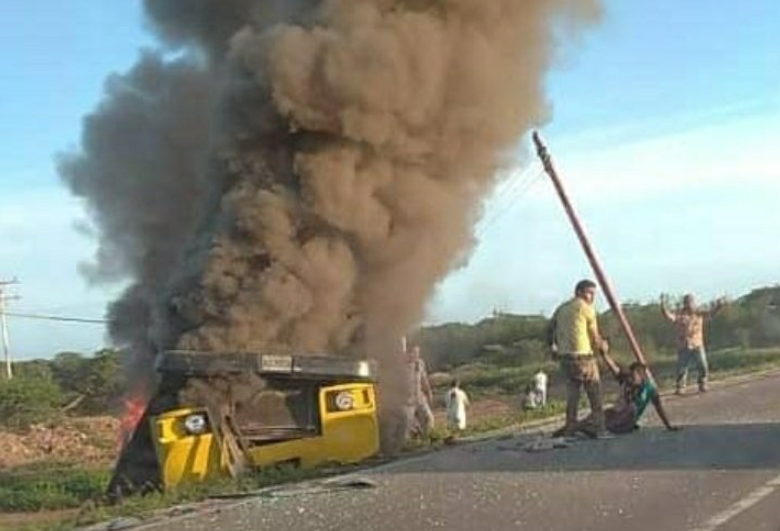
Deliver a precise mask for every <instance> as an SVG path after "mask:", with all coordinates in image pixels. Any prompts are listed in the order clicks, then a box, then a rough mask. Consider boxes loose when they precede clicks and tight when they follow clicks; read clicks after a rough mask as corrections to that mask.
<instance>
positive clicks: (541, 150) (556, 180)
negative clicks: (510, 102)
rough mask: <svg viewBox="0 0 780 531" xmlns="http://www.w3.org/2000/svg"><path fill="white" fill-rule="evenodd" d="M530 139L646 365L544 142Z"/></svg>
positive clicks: (635, 350)
mask: <svg viewBox="0 0 780 531" xmlns="http://www.w3.org/2000/svg"><path fill="white" fill-rule="evenodd" d="M532 138H533V141H534V145H535V146H536V154H537V155H538V156H539V158H540V159H541V161H542V165H543V166H544V171H545V172H546V173H547V175H549V176H550V179H551V180H552V182H553V185H554V186H555V191H556V192H557V193H558V197H559V198H560V200H561V203H563V208H564V210H565V211H566V214H567V215H568V216H569V221H571V224H572V226H573V227H574V232H575V233H576V234H577V238H578V239H579V240H580V244H581V245H582V250H583V251H585V256H587V258H588V262H590V265H591V267H592V268H593V272H594V273H595V275H596V279H597V280H598V281H599V284H600V285H601V289H603V290H604V295H605V296H606V297H607V301H608V302H609V306H610V308H612V311H614V312H615V315H617V318H618V322H619V323H620V327H621V328H622V329H623V333H625V334H626V338H627V339H628V344H629V346H630V347H631V351H632V352H633V353H634V357H635V358H636V360H637V361H638V362H640V363H646V361H645V356H644V354H643V353H642V348H641V347H640V346H639V342H638V341H637V340H636V336H635V335H634V331H633V329H632V328H631V323H629V322H628V318H627V317H626V314H625V312H624V311H623V307H622V306H621V305H620V301H619V300H618V298H617V296H616V295H615V290H614V289H612V284H610V282H609V279H608V278H607V274H606V273H605V272H604V269H603V268H602V267H601V262H599V259H598V257H597V256H596V251H595V250H594V249H593V246H592V245H591V244H590V240H588V236H587V235H586V234H585V228H584V227H583V226H582V223H581V222H580V219H579V217H577V213H576V212H575V211H574V207H573V206H572V204H571V201H570V200H569V196H568V195H567V194H566V190H564V188H563V183H562V182H561V179H560V177H558V172H556V171H555V167H554V166H553V162H552V157H551V156H550V153H549V152H548V151H547V146H545V145H544V142H542V138H541V137H540V136H539V133H538V132H536V131H534V132H533V135H532Z"/></svg>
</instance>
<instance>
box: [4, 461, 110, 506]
mask: <svg viewBox="0 0 780 531" xmlns="http://www.w3.org/2000/svg"><path fill="white" fill-rule="evenodd" d="M108 479H109V472H108V471H107V470H89V469H85V468H79V467H75V466H69V465H64V464H62V463H42V464H36V465H34V466H27V467H22V468H16V469H14V470H12V471H8V472H2V473H0V512H30V511H41V510H52V509H68V508H73V507H79V506H80V505H81V504H82V503H83V502H84V501H86V500H89V499H92V498H95V497H96V496H100V495H101V494H102V493H103V491H104V490H105V487H106V484H107V483H108Z"/></svg>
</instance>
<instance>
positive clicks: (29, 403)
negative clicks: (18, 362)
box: [0, 376, 63, 428]
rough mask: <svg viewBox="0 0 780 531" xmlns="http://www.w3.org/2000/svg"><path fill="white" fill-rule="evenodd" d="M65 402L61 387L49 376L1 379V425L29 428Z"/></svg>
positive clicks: (49, 415)
mask: <svg viewBox="0 0 780 531" xmlns="http://www.w3.org/2000/svg"><path fill="white" fill-rule="evenodd" d="M62 401H63V396H62V392H61V391H60V388H59V387H58V386H57V385H56V384H55V383H54V382H53V381H51V380H50V379H48V378H36V377H28V376H22V377H16V378H13V379H11V380H3V381H0V425H3V426H7V427H10V428H26V427H29V426H30V424H34V423H36V422H45V421H48V420H50V419H51V418H52V416H53V415H54V414H55V412H56V410H57V408H58V407H59V406H61V405H62Z"/></svg>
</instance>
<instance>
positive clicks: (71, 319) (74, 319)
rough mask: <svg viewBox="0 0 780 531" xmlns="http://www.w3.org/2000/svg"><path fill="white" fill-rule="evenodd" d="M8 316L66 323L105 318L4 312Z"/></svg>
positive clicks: (91, 322) (89, 322)
mask: <svg viewBox="0 0 780 531" xmlns="http://www.w3.org/2000/svg"><path fill="white" fill-rule="evenodd" d="M5 314H6V315H7V316H8V317H21V318H23V319H40V320H44V321H62V322H67V323H88V324H106V323H108V322H109V321H108V320H107V319H91V318H86V317H63V316H60V315H40V314H35V313H19V312H6V313H5Z"/></svg>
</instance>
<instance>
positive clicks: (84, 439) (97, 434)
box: [0, 416, 119, 471]
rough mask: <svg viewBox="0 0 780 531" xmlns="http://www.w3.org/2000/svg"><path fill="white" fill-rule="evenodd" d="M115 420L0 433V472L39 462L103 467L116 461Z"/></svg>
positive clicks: (72, 422)
mask: <svg viewBox="0 0 780 531" xmlns="http://www.w3.org/2000/svg"><path fill="white" fill-rule="evenodd" d="M118 430H119V420H118V419H116V418H114V417H107V416H106V417H85V418H73V419H62V420H61V421H58V422H57V423H55V424H50V425H49V424H36V425H33V426H32V427H31V428H30V429H29V430H28V431H26V432H19V433H15V432H10V431H0V448H2V452H0V471H1V470H7V469H11V468H15V467H19V466H23V465H30V464H33V463H36V462H40V461H60V462H66V463H74V464H79V465H83V466H105V465H106V464H108V463H111V462H112V461H113V460H114V459H115V458H116V453H117V433H118Z"/></svg>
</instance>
